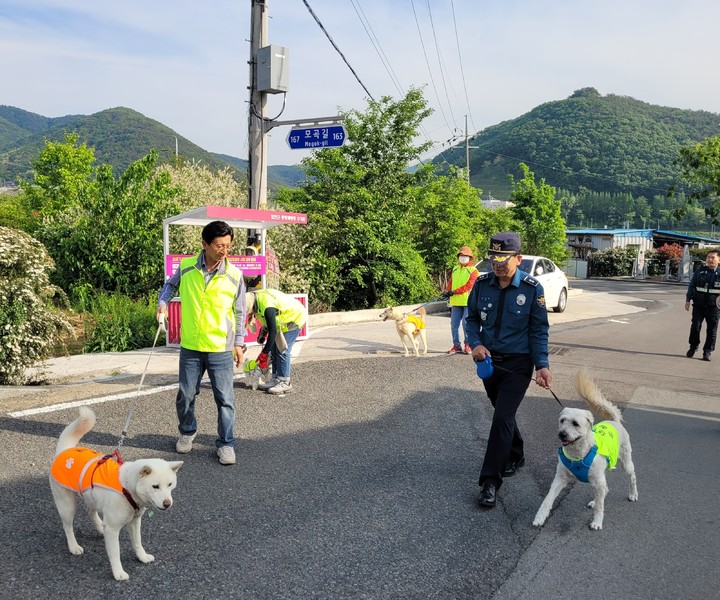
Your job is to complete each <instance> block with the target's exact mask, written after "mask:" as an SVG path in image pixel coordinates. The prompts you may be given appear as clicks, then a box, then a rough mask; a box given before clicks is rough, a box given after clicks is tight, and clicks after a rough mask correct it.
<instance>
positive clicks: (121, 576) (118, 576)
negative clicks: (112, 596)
mask: <svg viewBox="0 0 720 600" xmlns="http://www.w3.org/2000/svg"><path fill="white" fill-rule="evenodd" d="M113 577H114V578H115V580H116V581H127V580H128V579H130V575H128V574H127V573H126V572H125V571H123V570H122V569H120V570H119V571H117V572H116V571H113Z"/></svg>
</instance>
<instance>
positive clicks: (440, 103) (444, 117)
mask: <svg viewBox="0 0 720 600" xmlns="http://www.w3.org/2000/svg"><path fill="white" fill-rule="evenodd" d="M410 5H411V6H412V10H413V16H414V17H415V25H416V26H417V30H418V36H419V37H420V45H421V46H422V51H423V56H425V64H426V65H427V68H428V74H429V75H430V83H432V87H433V90H434V91H435V97H436V98H437V101H438V107H439V108H440V114H441V115H442V118H443V121H445V125H446V126H447V128H448V130H449V131H450V135H453V133H454V132H453V128H452V127H450V123H448V120H447V117H446V116H445V111H444V110H443V107H442V102H440V95H439V94H438V91H437V86H436V85H435V79H434V78H433V74H432V69H431V68H430V61H429V60H428V55H427V51H426V50H425V42H424V41H423V36H422V31H421V30H420V22H419V21H418V18H417V12H415V2H414V0H410Z"/></svg>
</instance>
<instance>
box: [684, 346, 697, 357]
mask: <svg viewBox="0 0 720 600" xmlns="http://www.w3.org/2000/svg"><path fill="white" fill-rule="evenodd" d="M695 350H697V348H693V347H692V346H690V350H688V351H687V352H686V353H685V356H687V357H688V358H692V357H693V356H695Z"/></svg>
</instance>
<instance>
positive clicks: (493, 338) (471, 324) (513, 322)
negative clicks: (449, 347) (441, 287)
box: [466, 269, 550, 369]
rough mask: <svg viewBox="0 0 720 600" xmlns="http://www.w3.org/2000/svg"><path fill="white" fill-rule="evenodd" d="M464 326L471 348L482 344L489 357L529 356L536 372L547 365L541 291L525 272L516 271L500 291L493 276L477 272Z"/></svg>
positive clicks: (546, 333)
mask: <svg viewBox="0 0 720 600" xmlns="http://www.w3.org/2000/svg"><path fill="white" fill-rule="evenodd" d="M501 296H503V297H504V301H503V307H502V311H501V310H500V299H501ZM501 313H502V317H501V318H500V315H501ZM498 321H500V323H499V330H498V329H497V325H498ZM466 327H467V335H468V341H469V343H470V347H471V348H475V347H476V346H480V345H483V346H485V347H486V348H487V349H488V350H490V353H491V354H493V353H498V354H529V355H530V356H531V358H532V361H533V364H534V365H535V368H536V369H542V368H549V366H550V363H549V362H548V333H549V331H550V324H549V323H548V315H547V307H546V306H545V292H544V291H543V287H542V284H541V283H540V282H538V280H537V279H535V278H534V277H532V276H530V275H529V274H528V273H526V272H525V271H521V270H520V269H517V270H516V271H515V275H514V276H513V279H512V281H511V282H510V285H508V286H507V288H505V290H504V292H503V289H502V288H501V287H500V284H499V282H498V280H497V277H495V274H494V273H481V274H480V275H479V276H478V278H477V279H476V280H475V285H474V286H473V289H472V291H471V292H470V297H469V298H468V316H467V324H466Z"/></svg>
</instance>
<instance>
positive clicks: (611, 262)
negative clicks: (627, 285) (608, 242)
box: [588, 248, 637, 277]
mask: <svg viewBox="0 0 720 600" xmlns="http://www.w3.org/2000/svg"><path fill="white" fill-rule="evenodd" d="M636 257H637V249H636V248H609V249H608V250H602V251H600V252H593V253H592V254H590V256H589V257H588V268H589V271H590V276H591V277H624V276H630V275H632V268H633V262H634V261H635V258H636Z"/></svg>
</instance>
